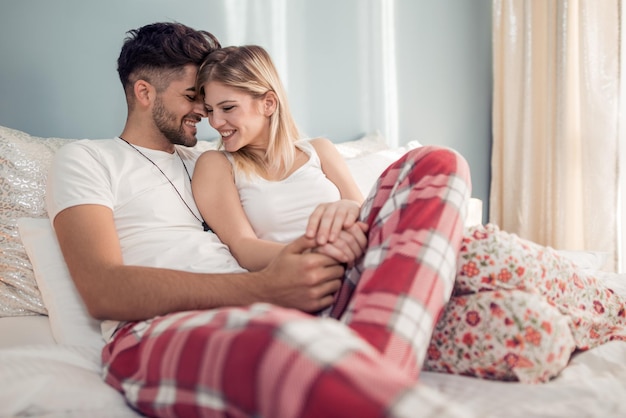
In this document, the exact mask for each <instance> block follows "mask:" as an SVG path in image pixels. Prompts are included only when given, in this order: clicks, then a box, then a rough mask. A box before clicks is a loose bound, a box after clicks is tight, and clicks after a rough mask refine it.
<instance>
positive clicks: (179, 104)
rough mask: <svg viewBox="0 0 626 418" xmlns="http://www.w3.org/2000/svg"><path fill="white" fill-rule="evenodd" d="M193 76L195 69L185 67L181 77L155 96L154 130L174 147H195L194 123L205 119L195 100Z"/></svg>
mask: <svg viewBox="0 0 626 418" xmlns="http://www.w3.org/2000/svg"><path fill="white" fill-rule="evenodd" d="M196 73H197V67H196V66H194V65H187V66H185V72H184V75H183V76H182V77H180V78H178V79H175V80H173V81H172V82H171V83H170V84H169V86H168V87H167V88H166V89H165V90H164V91H162V92H161V93H159V94H158V95H157V97H156V100H155V103H154V107H153V108H152V118H153V120H154V123H155V125H156V127H157V129H159V131H160V132H161V133H162V134H163V136H165V137H166V138H167V139H168V140H169V141H170V142H171V143H172V144H174V145H184V146H188V147H192V146H194V145H196V143H197V142H198V139H197V138H196V134H197V133H198V130H197V128H196V124H197V123H198V122H200V120H201V119H202V117H204V116H206V115H205V110H204V104H203V103H202V101H200V100H198V99H197V96H198V95H197V94H196V89H195V83H196Z"/></svg>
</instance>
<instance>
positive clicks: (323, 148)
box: [306, 138, 363, 245]
mask: <svg viewBox="0 0 626 418" xmlns="http://www.w3.org/2000/svg"><path fill="white" fill-rule="evenodd" d="M311 144H312V145H313V147H314V148H315V150H316V151H317V154H318V156H319V158H320V162H321V164H322V171H323V172H324V174H325V175H326V177H328V179H329V180H330V181H332V182H333V183H334V184H335V186H337V188H338V189H339V193H340V194H341V200H340V201H338V202H331V203H325V204H322V205H319V206H318V207H317V208H316V209H315V210H314V211H313V213H312V214H311V217H310V218H309V222H308V225H307V230H306V235H307V236H308V237H310V238H313V237H315V238H316V240H317V243H318V244H319V245H324V244H326V243H328V242H334V241H335V240H336V239H337V238H338V237H339V234H340V231H342V230H349V229H351V227H352V226H353V225H354V224H355V223H356V221H357V220H358V218H359V212H360V210H361V204H362V203H363V195H362V194H361V191H360V189H359V187H358V185H357V184H356V181H355V180H354V178H353V177H352V174H351V173H350V169H349V168H348V165H347V164H346V162H345V160H344V159H343V157H342V156H341V154H339V151H337V148H335V145H334V144H333V143H332V142H330V141H329V140H328V139H326V138H316V139H313V140H311Z"/></svg>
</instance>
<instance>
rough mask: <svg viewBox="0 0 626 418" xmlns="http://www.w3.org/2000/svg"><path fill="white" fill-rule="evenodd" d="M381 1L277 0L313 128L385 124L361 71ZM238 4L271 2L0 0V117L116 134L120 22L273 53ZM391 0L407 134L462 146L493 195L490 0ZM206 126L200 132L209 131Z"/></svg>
mask: <svg viewBox="0 0 626 418" xmlns="http://www.w3.org/2000/svg"><path fill="white" fill-rule="evenodd" d="M384 1H385V0H341V1H337V0H282V1H281V0H274V1H273V2H271V3H272V4H273V5H274V6H276V5H277V4H278V5H279V6H280V5H282V7H283V8H284V9H286V16H285V17H286V22H287V28H286V29H285V30H286V34H287V36H286V38H287V39H286V41H285V46H286V52H287V53H286V62H284V64H285V65H284V70H285V71H286V74H283V77H284V79H285V81H286V84H287V89H288V92H289V96H290V101H291V105H292V108H293V111H294V114H295V116H296V118H297V120H298V122H299V124H300V126H301V128H302V129H303V131H305V132H306V133H307V134H309V135H311V136H315V135H325V136H327V137H329V138H331V139H332V140H334V141H336V142H341V141H344V140H349V139H354V138H357V137H358V136H360V135H361V134H364V133H367V132H370V131H372V130H374V129H377V128H379V127H380V123H381V117H382V116H381V115H380V114H378V112H376V103H375V101H376V100H378V99H379V97H378V96H377V95H375V94H372V93H371V91H369V90H370V89H369V88H368V85H369V84H368V83H369V82H371V80H369V79H368V78H371V77H372V74H371V71H370V72H369V73H368V72H367V71H365V72H364V71H363V70H364V67H367V66H368V65H369V64H368V63H371V60H372V56H373V55H372V54H371V53H369V51H368V49H367V48H364V47H363V45H364V44H367V43H368V42H370V38H369V37H370V33H371V32H370V31H371V30H373V27H372V28H370V27H368V26H367V25H364V24H363V21H364V20H363V15H362V14H363V13H364V10H366V9H367V7H366V6H372V5H380V4H383V3H384ZM242 4H243V5H246V4H247V5H252V4H254V7H256V8H257V9H256V11H253V12H249V13H248V15H247V18H248V19H250V18H252V19H254V18H255V16H258V14H259V13H258V11H259V10H261V9H259V8H262V7H264V6H267V5H269V4H270V0H248V1H247V2H246V1H245V0H178V1H174V0H107V1H95V0H0V125H4V126H8V127H11V128H15V129H20V130H24V131H26V132H28V133H30V134H33V135H38V136H59V137H71V138H84V137H88V138H102V137H111V136H113V135H116V134H118V133H119V132H120V131H121V128H122V125H123V123H124V118H125V114H126V111H125V102H124V99H123V94H122V88H121V85H120V83H119V81H118V79H117V73H116V71H115V68H116V59H117V55H118V53H119V48H120V46H121V44H122V40H123V38H124V34H125V32H126V31H127V30H128V29H131V28H136V27H139V26H141V25H144V24H146V23H150V22H155V21H164V20H166V21H172V20H175V21H179V22H182V23H185V24H188V25H190V26H192V27H195V28H197V29H207V30H209V31H211V32H213V33H214V34H215V35H216V36H217V37H218V38H219V39H220V40H221V41H222V43H223V44H225V45H226V44H231V43H242V41H241V39H244V42H250V43H259V44H261V45H264V46H266V47H267V48H268V49H269V50H270V52H271V53H273V55H274V53H275V52H276V51H272V49H273V48H275V45H273V44H272V43H271V42H269V41H268V40H267V39H262V38H259V37H258V36H255V32H254V31H251V30H247V28H248V26H249V25H250V22H249V20H248V21H246V20H243V18H242V21H241V22H238V21H237V20H234V21H233V20H230V21H226V20H225V19H224V16H225V9H226V8H228V9H229V10H230V11H231V12H232V10H233V8H235V9H236V7H237V6H241V5H242ZM393 4H394V9H395V16H396V24H395V33H394V35H395V38H396V41H397V44H396V45H397V46H396V54H397V62H396V64H397V65H396V66H397V69H398V73H397V74H398V75H397V79H398V83H399V87H398V92H397V93H398V94H397V97H398V113H397V115H398V134H399V135H398V136H399V139H400V143H406V142H408V141H410V140H419V141H420V142H422V143H424V144H440V145H446V146H450V147H452V148H455V149H457V150H458V151H460V152H461V153H462V154H463V155H464V156H465V157H466V158H467V160H468V161H469V163H470V167H471V170H472V177H473V183H474V193H473V195H474V196H476V197H479V198H481V199H483V201H484V202H485V204H487V198H488V192H489V165H490V146H491V128H490V126H491V79H492V74H491V0H395V1H394V3H393ZM231 14H232V13H231ZM370 18H371V19H375V16H370ZM366 20H367V19H366ZM268 24H272V23H271V22H268ZM238 25H240V27H238ZM256 25H257V27H258V26H259V24H258V23H257V24H256ZM260 27H261V30H262V27H263V25H262V24H261V25H260ZM234 29H235V32H236V31H237V30H238V32H239V35H238V36H235V35H233V34H234V33H235V32H233V30H234ZM242 33H244V35H245V36H243V38H242V35H241V34H242ZM266 41H267V42H266ZM275 58H276V56H275ZM368 60H370V61H368ZM364 74H365V75H364ZM372 109H374V110H372ZM203 125H204V127H203V128H201V130H200V136H201V137H204V138H209V137H212V136H214V135H213V131H212V130H211V129H210V128H209V127H208V124H206V123H204V124H203Z"/></svg>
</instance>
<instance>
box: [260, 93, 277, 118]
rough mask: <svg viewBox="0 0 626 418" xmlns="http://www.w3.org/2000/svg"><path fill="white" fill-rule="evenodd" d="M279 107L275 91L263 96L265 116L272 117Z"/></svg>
mask: <svg viewBox="0 0 626 418" xmlns="http://www.w3.org/2000/svg"><path fill="white" fill-rule="evenodd" d="M277 107H278V97H276V93H274V92H273V91H268V92H267V93H265V96H263V114H264V115H265V116H272V115H273V114H274V112H275V111H276V108H277Z"/></svg>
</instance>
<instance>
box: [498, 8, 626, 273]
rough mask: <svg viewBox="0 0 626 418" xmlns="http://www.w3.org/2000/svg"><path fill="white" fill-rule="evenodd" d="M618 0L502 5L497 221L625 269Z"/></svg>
mask: <svg viewBox="0 0 626 418" xmlns="http://www.w3.org/2000/svg"><path fill="white" fill-rule="evenodd" d="M618 11H619V0H601V1H598V0H551V1H533V0H494V2H493V46H494V49H493V53H494V96H493V97H494V102H493V106H494V107H493V153H492V183H491V197H490V213H489V220H490V221H491V222H493V223H496V224H498V225H499V226H500V227H501V228H502V229H504V230H507V231H509V232H513V233H517V234H518V235H520V236H522V237H524V238H527V239H530V240H533V241H535V242H538V243H541V244H544V245H549V246H552V247H555V248H558V249H573V250H592V251H601V252H605V253H607V255H608V262H607V265H606V266H605V268H607V269H609V270H613V269H614V268H615V266H616V265H617V254H618V252H617V245H618V244H617V242H618V231H617V217H616V213H617V197H618V194H617V188H618V163H617V149H618V131H619V86H620V83H619V47H620V44H619V13H618Z"/></svg>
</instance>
